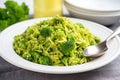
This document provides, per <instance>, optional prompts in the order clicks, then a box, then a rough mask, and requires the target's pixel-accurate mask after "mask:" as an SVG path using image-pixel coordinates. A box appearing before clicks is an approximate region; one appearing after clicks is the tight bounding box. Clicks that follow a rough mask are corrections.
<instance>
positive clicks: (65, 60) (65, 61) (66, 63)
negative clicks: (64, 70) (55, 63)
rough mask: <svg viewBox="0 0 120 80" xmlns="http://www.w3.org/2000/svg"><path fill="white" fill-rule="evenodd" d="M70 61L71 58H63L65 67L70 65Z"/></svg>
mask: <svg viewBox="0 0 120 80" xmlns="http://www.w3.org/2000/svg"><path fill="white" fill-rule="evenodd" d="M68 60H69V58H68V57H63V58H62V60H61V61H62V63H63V64H64V65H65V66H68V65H69V64H68Z"/></svg>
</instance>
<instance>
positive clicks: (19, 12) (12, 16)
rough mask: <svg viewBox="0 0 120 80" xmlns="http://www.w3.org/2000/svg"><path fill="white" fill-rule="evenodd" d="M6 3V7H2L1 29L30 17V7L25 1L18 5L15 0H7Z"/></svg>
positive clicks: (0, 10)
mask: <svg viewBox="0 0 120 80" xmlns="http://www.w3.org/2000/svg"><path fill="white" fill-rule="evenodd" d="M4 4H5V8H0V30H4V29H5V28H7V27H8V26H9V25H12V24H14V23H16V22H19V21H23V20H26V19H28V18H29V8H28V7H27V5H25V3H24V2H23V3H22V5H18V3H17V2H15V1H12V0H7V1H6V2H5V3H4ZM2 21H3V23H2ZM3 25H4V26H3Z"/></svg>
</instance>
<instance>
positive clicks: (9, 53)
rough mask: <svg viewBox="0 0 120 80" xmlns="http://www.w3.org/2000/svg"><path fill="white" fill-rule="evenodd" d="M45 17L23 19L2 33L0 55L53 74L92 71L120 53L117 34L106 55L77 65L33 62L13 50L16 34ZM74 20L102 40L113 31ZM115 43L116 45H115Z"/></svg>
mask: <svg viewBox="0 0 120 80" xmlns="http://www.w3.org/2000/svg"><path fill="white" fill-rule="evenodd" d="M41 20H43V19H32V20H27V21H23V22H20V23H17V24H14V25H12V26H10V27H8V28H7V29H5V30H4V31H2V32H1V34H0V55H1V57H2V58H4V59H5V60H6V61H8V62H9V63H11V64H13V65H16V66H18V67H21V68H24V69H27V70H31V71H35V72H42V73H51V74H70V73H79V72H85V71H90V70H93V69H97V68H100V67H102V66H104V65H106V64H108V63H110V62H111V61H113V60H114V59H115V58H116V57H117V56H118V55H119V54H120V38H119V37H118V36H116V37H115V38H114V39H113V40H112V41H111V42H110V43H109V45H108V48H109V49H108V51H107V52H106V53H105V55H103V56H101V57H99V58H97V59H96V60H93V61H91V62H88V63H85V64H81V65H76V66H67V67H66V66H62V67H61V66H46V65H41V64H36V63H32V62H30V61H27V60H25V59H23V58H22V57H20V56H19V55H17V54H16V53H15V51H14V50H13V40H14V39H13V38H14V36H15V35H18V34H21V33H23V32H24V31H25V29H26V28H27V27H28V26H30V25H33V24H35V23H37V22H39V21H41ZM71 20H72V21H73V22H79V23H82V24H83V25H84V26H86V27H88V28H89V29H90V30H91V32H92V33H93V34H94V35H96V36H99V37H100V38H101V39H102V40H104V39H105V38H106V37H107V36H108V35H110V34H111V33H112V31H111V30H110V29H108V28H106V27H104V26H102V25H100V24H97V23H94V22H91V21H86V20H81V19H74V18H71ZM114 45H115V46H114Z"/></svg>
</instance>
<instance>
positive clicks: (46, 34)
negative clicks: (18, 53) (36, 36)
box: [40, 27, 53, 38]
mask: <svg viewBox="0 0 120 80" xmlns="http://www.w3.org/2000/svg"><path fill="white" fill-rule="evenodd" d="M52 31H53V29H52V28H50V27H45V28H42V29H41V31H40V34H41V36H43V37H45V38H46V37H50V36H51V33H52Z"/></svg>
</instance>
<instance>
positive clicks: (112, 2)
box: [65, 0, 120, 12]
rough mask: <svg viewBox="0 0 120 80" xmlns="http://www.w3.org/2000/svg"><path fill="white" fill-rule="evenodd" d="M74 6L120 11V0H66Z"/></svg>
mask: <svg viewBox="0 0 120 80" xmlns="http://www.w3.org/2000/svg"><path fill="white" fill-rule="evenodd" d="M65 1H66V2H67V3H68V4H70V5H71V6H73V7H76V8H79V9H84V10H91V11H105V12H106V11H120V0H87V1H86V0H65Z"/></svg>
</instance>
